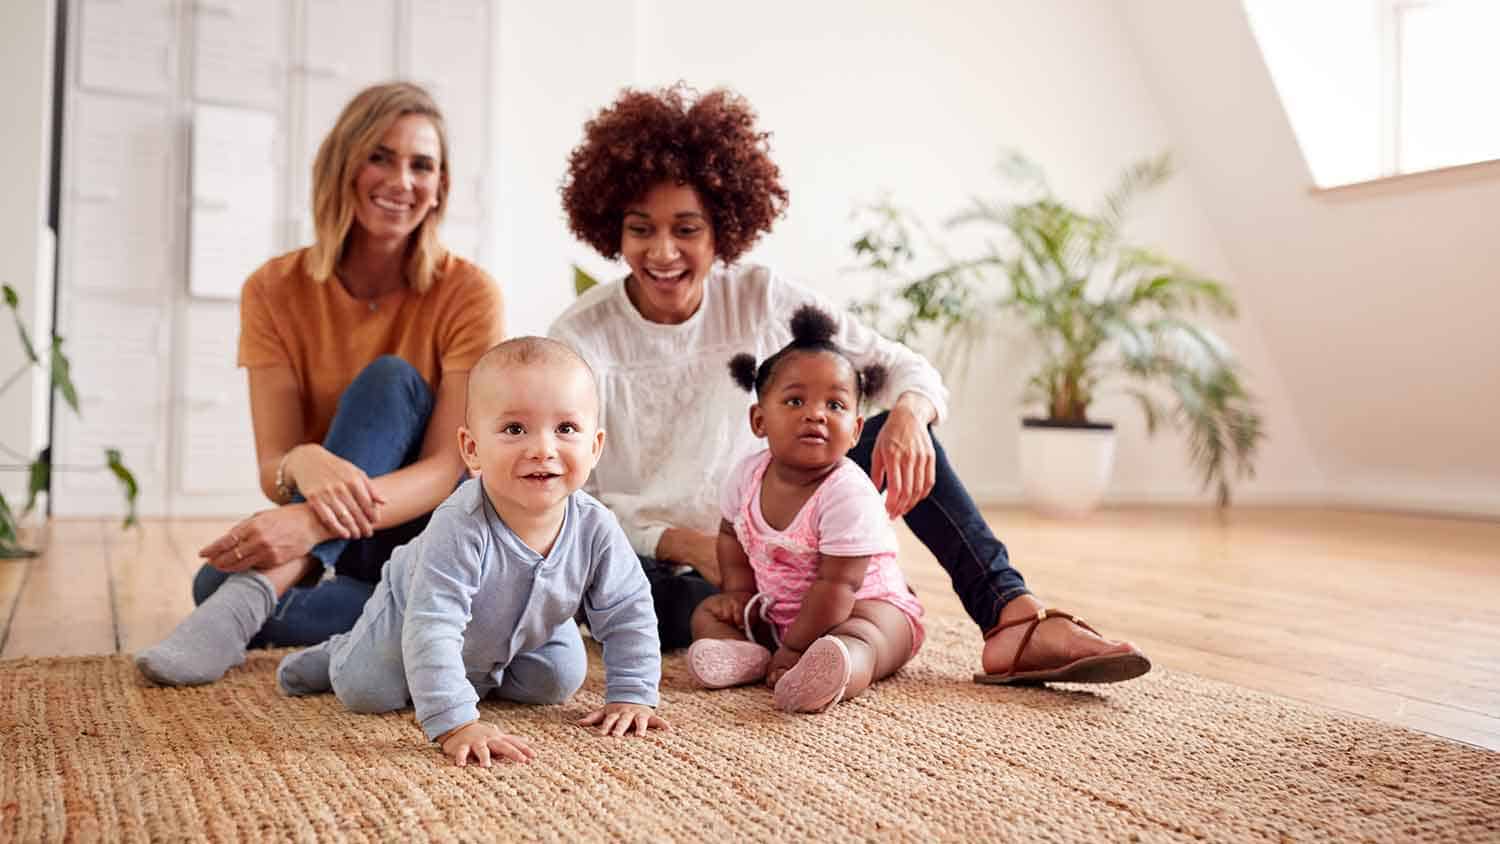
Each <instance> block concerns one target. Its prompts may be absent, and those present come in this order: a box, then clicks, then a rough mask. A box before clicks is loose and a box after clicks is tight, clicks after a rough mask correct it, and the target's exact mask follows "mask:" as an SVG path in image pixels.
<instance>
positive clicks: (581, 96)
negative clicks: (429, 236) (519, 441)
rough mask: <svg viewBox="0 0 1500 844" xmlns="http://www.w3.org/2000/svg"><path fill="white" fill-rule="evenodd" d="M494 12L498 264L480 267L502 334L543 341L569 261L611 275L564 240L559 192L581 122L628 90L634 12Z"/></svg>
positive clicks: (505, 5) (521, 7)
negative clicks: (494, 282)
mask: <svg viewBox="0 0 1500 844" xmlns="http://www.w3.org/2000/svg"><path fill="white" fill-rule="evenodd" d="M496 6H497V8H496V14H495V15H494V16H493V19H494V21H495V27H496V29H495V34H494V43H495V45H496V46H495V55H496V57H497V59H498V60H497V61H496V62H495V64H496V69H495V74H496V76H495V79H494V82H493V84H492V85H491V90H493V91H496V92H498V93H497V94H496V98H497V102H496V104H495V105H496V108H495V112H496V117H495V125H494V127H493V130H492V132H491V137H493V138H495V139H496V141H495V148H494V150H492V156H493V157H492V160H493V161H495V162H496V165H495V168H494V178H493V183H492V185H491V189H492V190H493V191H494V192H495V194H496V195H495V196H494V197H493V199H494V202H495V212H496V213H495V215H494V217H495V220H494V228H493V230H492V232H491V238H492V241H491V242H492V243H493V245H494V246H493V248H492V249H489V250H488V254H490V255H492V256H495V257H493V258H491V259H490V260H489V261H487V262H486V269H488V270H489V271H490V272H491V273H492V274H493V275H494V276H495V277H496V278H497V279H498V280H499V281H500V284H501V286H502V287H503V288H504V290H505V304H506V315H505V328H506V333H507V334H511V335H517V334H546V333H547V326H548V325H549V324H551V322H552V319H553V318H554V317H556V316H557V315H558V314H560V313H562V311H563V309H564V308H566V307H567V306H568V303H570V302H571V301H572V300H573V271H572V264H573V263H575V262H576V263H579V264H581V265H584V266H586V267H587V268H588V269H590V270H591V271H593V272H595V273H599V274H605V275H607V274H608V273H609V272H611V271H612V270H610V268H609V264H608V263H606V262H604V261H602V260H601V259H599V258H598V257H597V256H595V255H594V254H593V253H592V252H591V251H590V250H589V249H588V248H587V247H585V246H583V245H582V244H580V243H578V242H577V241H576V240H575V239H574V238H573V236H572V235H571V234H569V233H568V228H567V223H566V222H565V221H564V219H563V213H562V200H561V197H560V196H559V195H558V192H557V191H558V186H559V184H560V183H561V180H562V176H563V171H564V169H565V168H566V166H567V160H568V153H569V152H570V151H571V150H572V149H573V147H574V146H576V145H577V144H578V141H579V140H580V139H581V137H582V127H583V123H584V121H585V120H587V119H588V118H589V117H590V116H591V115H593V114H594V113H595V112H596V111H598V110H599V108H600V107H601V106H602V105H603V104H604V103H607V102H609V101H610V100H611V99H613V98H614V97H615V95H616V94H617V93H618V92H619V90H620V89H621V88H622V87H624V86H626V85H628V84H630V82H631V79H632V77H633V74H634V61H635V41H634V37H633V33H634V27H635V4H634V3H632V2H600V3H593V4H589V5H588V6H587V8H586V12H584V11H580V8H579V7H578V6H575V5H574V4H567V3H536V2H526V0H499V2H498V3H497V4H496Z"/></svg>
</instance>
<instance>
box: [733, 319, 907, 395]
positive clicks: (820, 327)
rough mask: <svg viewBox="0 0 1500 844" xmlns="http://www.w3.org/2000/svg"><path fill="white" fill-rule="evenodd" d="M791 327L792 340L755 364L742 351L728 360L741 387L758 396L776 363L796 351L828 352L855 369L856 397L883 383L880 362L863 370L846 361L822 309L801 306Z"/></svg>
mask: <svg viewBox="0 0 1500 844" xmlns="http://www.w3.org/2000/svg"><path fill="white" fill-rule="evenodd" d="M791 329H792V342H790V343H788V344H786V345H785V346H783V347H782V348H781V349H780V350H779V351H777V352H776V353H775V354H773V355H771V356H770V357H768V358H766V359H765V360H764V361H763V362H761V363H760V364H759V365H758V366H757V365H756V362H755V356H754V355H752V354H750V353H748V352H741V353H740V354H737V355H735V356H734V357H732V358H730V359H729V375H730V377H732V378H733V379H734V382H735V383H736V384H738V385H739V386H740V389H742V390H744V391H745V392H747V393H749V392H753V393H755V395H757V396H758V395H760V393H761V391H762V390H764V389H765V388H766V384H768V383H770V381H771V376H772V374H774V373H775V371H776V366H777V364H779V363H781V361H782V359H783V358H785V357H786V355H787V354H788V353H790V352H798V351H823V352H829V353H831V354H835V355H838V356H839V357H841V358H843V359H844V360H845V361H848V362H849V365H850V367H851V368H853V369H854V393H855V399H856V400H860V399H864V398H866V397H868V396H873V395H875V394H877V393H879V392H880V390H881V388H883V387H884V386H885V381H886V374H887V372H886V368H885V366H884V365H883V364H878V363H872V364H870V365H868V366H866V367H864V368H862V369H861V368H859V367H855V366H854V362H853V361H850V360H849V356H848V355H846V354H844V351H843V350H842V349H840V348H839V347H838V346H836V345H834V342H833V336H834V335H835V334H836V333H838V323H837V322H835V321H834V319H833V317H831V316H829V315H828V314H827V313H825V312H824V311H822V310H820V309H819V308H817V307H815V306H813V305H803V306H802V307H800V308H798V309H797V310H796V312H794V313H793V314H792V319H791Z"/></svg>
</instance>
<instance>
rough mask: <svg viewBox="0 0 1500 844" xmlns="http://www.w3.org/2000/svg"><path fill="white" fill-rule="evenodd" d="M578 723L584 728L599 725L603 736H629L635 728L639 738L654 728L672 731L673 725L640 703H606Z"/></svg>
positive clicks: (600, 733)
mask: <svg viewBox="0 0 1500 844" xmlns="http://www.w3.org/2000/svg"><path fill="white" fill-rule="evenodd" d="M578 723H579V725H580V726H584V727H592V726H594V725H595V724H598V725H599V735H601V736H607V735H616V736H624V735H629V734H630V728H631V727H635V734H636V735H638V736H644V735H645V734H646V730H647V729H649V728H652V727H655V728H656V729H658V730H670V729H672V727H671V725H669V724H668V723H667V722H666V721H664V720H662V718H661V717H660V716H659V715H657V714H656V710H654V709H652V708H651V707H649V706H644V705H642V704H639V703H606V704H604V706H603V707H602V708H599V709H596V710H594V711H593V712H590V713H589V714H588V715H585V716H584V717H582V718H579V719H578Z"/></svg>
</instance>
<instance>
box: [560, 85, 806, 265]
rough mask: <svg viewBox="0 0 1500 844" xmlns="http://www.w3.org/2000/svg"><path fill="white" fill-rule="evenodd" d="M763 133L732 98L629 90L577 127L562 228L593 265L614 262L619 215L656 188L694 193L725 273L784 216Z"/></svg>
mask: <svg viewBox="0 0 1500 844" xmlns="http://www.w3.org/2000/svg"><path fill="white" fill-rule="evenodd" d="M769 138H770V133H769V132H762V131H759V130H758V129H756V127H755V110H754V109H752V108H751V107H750V104H749V103H748V102H746V101H745V99H744V98H743V97H741V96H739V95H738V94H736V93H734V92H733V91H729V90H726V89H723V88H716V89H714V90H712V91H709V92H708V93H706V94H703V95H702V96H697V95H696V92H695V91H694V90H693V89H691V88H689V87H687V86H686V85H685V84H683V83H681V82H679V83H677V84H676V85H673V86H671V87H668V88H662V89H659V90H654V91H640V90H634V89H630V88H627V89H625V90H624V91H623V92H621V94H620V96H619V98H618V99H616V100H615V101H614V102H613V103H612V104H610V105H609V106H608V107H606V108H605V109H604V110H603V111H600V112H599V114H598V115H597V116H596V117H594V119H593V120H590V121H589V122H588V123H585V124H584V126H583V142H582V143H580V144H579V145H578V146H577V147H576V148H574V150H573V152H572V154H570V155H569V156H568V172H567V175H566V176H564V178H563V183H562V187H561V193H562V200H563V209H564V210H565V211H566V212H567V214H568V227H569V228H571V229H572V230H573V233H574V234H576V235H577V236H578V238H579V239H580V240H582V241H583V242H585V243H587V244H588V245H590V246H592V247H593V248H594V249H595V250H596V251H598V252H599V254H600V255H603V256H604V257H606V258H609V259H614V258H618V257H620V230H621V226H622V225H623V223H624V219H625V209H626V207H627V206H628V205H629V204H630V203H632V202H635V201H637V200H639V199H640V198H641V197H643V196H645V195H646V193H647V192H648V191H650V190H651V189H652V188H654V187H656V186H657V185H659V184H661V183H663V182H672V183H674V184H687V185H691V186H692V187H693V189H694V190H696V191H697V192H698V197H699V199H700V200H701V201H702V202H703V205H704V210H706V211H707V212H708V217H709V222H710V223H711V224H712V225H713V234H714V247H715V251H716V252H717V254H718V257H719V258H721V259H722V260H724V261H725V262H726V263H732V262H733V261H734V260H735V259H736V258H738V257H740V256H741V255H743V254H745V252H746V251H747V250H749V248H750V247H751V246H753V245H754V244H755V241H756V240H758V239H759V238H760V236H761V235H762V234H765V233H766V232H768V231H770V230H771V225H772V224H773V223H774V222H775V221H776V218H777V217H780V216H781V215H782V214H783V213H785V212H786V204H787V192H786V188H784V187H782V185H781V169H780V168H778V167H777V166H776V163H775V162H773V161H772V160H771V157H770V155H769V153H768V150H769V146H770V145H769V143H768V139H769Z"/></svg>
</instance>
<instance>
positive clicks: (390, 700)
mask: <svg viewBox="0 0 1500 844" xmlns="http://www.w3.org/2000/svg"><path fill="white" fill-rule="evenodd" d="M333 694H336V696H338V697H339V703H342V705H344V706H345V708H347V709H348V711H350V712H362V714H366V715H374V714H378V712H393V711H396V709H401V708H404V706H407V690H405V688H399V687H398V685H396V684H389V682H386V684H383V682H375V681H374V679H372V678H360V679H356V681H348V679H336V681H333Z"/></svg>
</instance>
